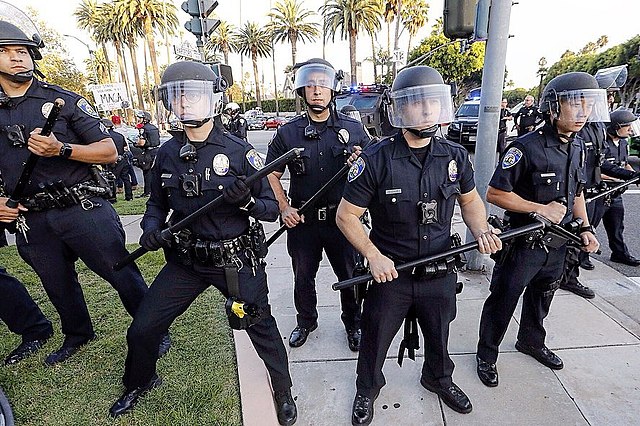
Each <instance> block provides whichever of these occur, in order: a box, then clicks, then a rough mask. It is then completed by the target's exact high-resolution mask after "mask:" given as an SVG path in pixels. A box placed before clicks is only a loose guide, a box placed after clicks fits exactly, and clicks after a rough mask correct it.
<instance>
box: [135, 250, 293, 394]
mask: <svg viewBox="0 0 640 426" xmlns="http://www.w3.org/2000/svg"><path fill="white" fill-rule="evenodd" d="M242 260H243V262H245V265H246V264H247V262H246V259H242ZM255 272H256V274H255V276H254V275H253V272H252V270H251V268H249V267H248V266H244V267H243V268H242V269H240V270H239V271H238V281H239V287H240V296H241V300H243V301H244V302H247V303H254V304H256V305H258V306H259V307H262V308H263V309H264V314H263V317H262V319H261V320H260V321H259V322H258V323H256V324H254V325H252V326H251V327H249V328H248V329H247V334H248V335H249V338H250V339H251V342H252V343H253V346H254V347H255V348H256V352H257V353H258V355H259V356H260V358H261V359H262V360H263V361H264V363H265V366H266V367H267V370H268V372H269V375H270V377H271V384H272V388H273V390H274V391H276V392H281V391H287V390H289V388H291V376H290V375H289V366H288V360H287V351H286V350H285V347H284V344H283V343H282V335H281V334H280V332H279V331H278V326H277V324H276V320H275V318H274V317H273V315H271V311H270V306H269V299H268V296H267V295H268V291H269V290H268V287H267V275H266V273H265V272H264V268H263V267H257V268H256V270H255ZM211 285H213V286H214V287H216V288H217V289H218V290H220V292H221V293H222V294H223V295H224V296H225V297H229V290H228V288H227V282H226V279H225V275H224V269H223V268H215V267H207V266H200V265H193V266H191V267H187V266H181V265H179V264H177V263H174V262H172V261H171V260H169V262H168V263H167V264H166V265H165V266H164V268H163V269H162V270H161V271H160V273H159V274H158V276H157V277H156V279H155V280H154V281H153V283H152V284H151V287H150V288H149V292H148V293H147V296H146V297H145V298H144V301H143V302H142V305H141V306H140V310H139V311H138V313H137V315H136V317H135V318H134V320H133V323H132V324H131V326H130V327H129V331H128V332H127V343H128V345H129V352H128V353H127V360H126V363H125V373H124V377H123V383H124V385H125V387H126V388H127V390H132V389H135V388H137V387H140V386H143V385H145V384H147V383H148V382H149V380H151V378H152V377H153V376H154V374H155V371H156V362H157V359H158V345H159V344H160V340H161V338H162V335H164V334H165V333H166V332H167V330H168V329H169V326H170V325H171V323H173V321H174V320H175V319H176V318H177V317H178V316H180V315H181V314H183V313H184V312H185V311H186V310H187V308H188V307H189V306H190V305H191V303H193V301H194V300H195V299H196V297H198V295H200V294H201V293H202V292H203V291H205V290H206V289H207V288H208V287H209V286H211ZM202 326H203V327H206V326H207V325H206V324H203V325H202Z"/></svg>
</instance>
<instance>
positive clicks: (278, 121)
mask: <svg viewBox="0 0 640 426" xmlns="http://www.w3.org/2000/svg"><path fill="white" fill-rule="evenodd" d="M286 122H287V119H286V118H285V117H271V118H269V119H268V120H267V121H265V122H264V127H265V129H277V128H279V127H280V126H282V125H283V124H284V123H286Z"/></svg>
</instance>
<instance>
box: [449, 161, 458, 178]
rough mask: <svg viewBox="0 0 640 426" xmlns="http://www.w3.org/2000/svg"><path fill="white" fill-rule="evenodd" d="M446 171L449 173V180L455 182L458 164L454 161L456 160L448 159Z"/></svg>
mask: <svg viewBox="0 0 640 426" xmlns="http://www.w3.org/2000/svg"><path fill="white" fill-rule="evenodd" d="M447 171H448V173H449V180H450V181H451V182H455V181H456V180H458V164H457V163H456V160H451V161H449V166H448V167H447Z"/></svg>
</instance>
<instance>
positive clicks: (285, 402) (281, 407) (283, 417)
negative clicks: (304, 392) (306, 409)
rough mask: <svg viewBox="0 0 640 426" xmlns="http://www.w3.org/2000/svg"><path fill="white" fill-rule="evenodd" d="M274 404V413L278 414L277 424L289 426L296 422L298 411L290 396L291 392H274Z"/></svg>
mask: <svg viewBox="0 0 640 426" xmlns="http://www.w3.org/2000/svg"><path fill="white" fill-rule="evenodd" d="M273 399H274V400H275V402H276V412H277V413H278V423H280V424H281V425H285V426H290V425H292V424H294V423H295V422H296V420H298V409H297V408H296V403H295V401H294V400H293V397H292V396H291V391H286V392H276V393H275V394H274V395H273Z"/></svg>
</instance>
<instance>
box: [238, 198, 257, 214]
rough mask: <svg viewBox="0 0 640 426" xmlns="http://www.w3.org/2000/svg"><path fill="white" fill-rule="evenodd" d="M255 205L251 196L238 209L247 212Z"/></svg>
mask: <svg viewBox="0 0 640 426" xmlns="http://www.w3.org/2000/svg"><path fill="white" fill-rule="evenodd" d="M255 205H256V200H255V199H254V198H253V196H251V198H250V199H249V202H248V203H247V204H245V205H244V206H242V207H240V210H242V211H243V212H248V211H249V210H251V209H252V208H253V206H255Z"/></svg>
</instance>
